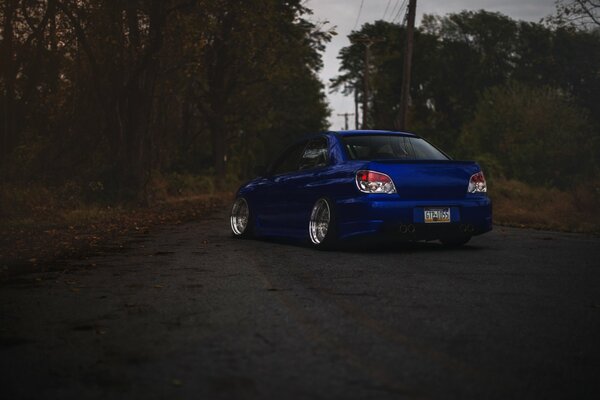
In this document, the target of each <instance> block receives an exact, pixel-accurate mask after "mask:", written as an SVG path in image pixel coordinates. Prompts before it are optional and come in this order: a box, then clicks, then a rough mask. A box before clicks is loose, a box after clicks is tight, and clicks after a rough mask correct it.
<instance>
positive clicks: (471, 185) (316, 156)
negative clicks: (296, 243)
mask: <svg viewBox="0 0 600 400" xmlns="http://www.w3.org/2000/svg"><path fill="white" fill-rule="evenodd" d="M486 191H487V187H486V183H485V178H484V176H483V173H482V171H481V168H480V167H479V165H478V164H477V163H475V162H473V161H454V160H452V159H450V157H448V156H447V155H446V154H444V153H443V152H441V151H440V150H438V149H437V148H435V147H434V146H432V145H431V144H429V143H428V142H427V141H425V140H424V139H423V138H420V137H418V136H416V135H414V134H410V133H404V132H388V131H343V132H325V133H321V134H319V135H315V136H312V137H309V138H306V139H304V140H302V141H299V142H297V143H295V144H294V145H292V146H291V147H289V148H288V149H287V150H286V151H284V152H283V154H282V155H281V156H280V157H279V158H278V159H277V160H276V161H275V162H274V163H273V164H272V165H271V167H270V168H269V169H268V170H267V172H266V173H265V174H263V176H260V177H258V178H256V179H253V180H252V181H250V182H248V183H246V184H244V185H242V186H241V187H240V189H239V190H238V192H237V194H236V199H235V201H234V205H233V207H232V212H231V227H232V231H233V234H234V236H239V237H248V236H280V237H292V238H298V239H307V240H308V241H309V243H311V244H312V245H314V246H315V247H328V246H330V245H331V244H333V243H337V242H338V241H343V240H347V239H351V238H359V237H363V236H376V235H388V236H392V237H397V238H398V239H400V240H441V241H442V242H443V243H446V244H450V245H460V244H463V243H466V242H467V241H468V240H469V239H470V238H471V237H472V236H474V235H479V234H482V233H485V232H487V231H489V230H491V229H492V206H491V201H490V199H489V198H488V196H487V193H486Z"/></svg>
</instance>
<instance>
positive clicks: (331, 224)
mask: <svg viewBox="0 0 600 400" xmlns="http://www.w3.org/2000/svg"><path fill="white" fill-rule="evenodd" d="M325 214H326V215H327V216H328V217H326V216H325ZM325 219H328V221H327V222H326V226H325V225H323V224H324V223H325ZM324 228H325V229H324ZM323 231H325V232H323ZM308 239H309V243H310V245H311V246H312V247H314V248H316V249H319V250H329V249H332V248H334V247H335V246H336V245H337V242H338V240H337V229H336V219H335V210H334V208H333V203H332V202H331V201H330V200H329V199H327V198H325V197H322V198H320V199H318V200H317V201H316V202H315V204H314V205H313V207H312V210H311V213H310V217H309V220H308Z"/></svg>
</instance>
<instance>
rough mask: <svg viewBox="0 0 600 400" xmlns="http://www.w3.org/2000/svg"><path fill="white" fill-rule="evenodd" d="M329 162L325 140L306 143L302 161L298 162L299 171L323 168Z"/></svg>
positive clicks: (320, 139)
mask: <svg viewBox="0 0 600 400" xmlns="http://www.w3.org/2000/svg"><path fill="white" fill-rule="evenodd" d="M328 162H329V148H328V146H327V139H326V138H318V139H313V140H311V141H310V142H308V145H307V146H306V149H304V153H303V154H302V159H301V160H300V170H303V169H311V168H318V167H324V166H326V165H327V164H328Z"/></svg>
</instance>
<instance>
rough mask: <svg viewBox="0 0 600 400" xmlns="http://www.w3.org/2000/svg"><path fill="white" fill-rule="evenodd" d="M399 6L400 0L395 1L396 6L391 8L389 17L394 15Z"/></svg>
mask: <svg viewBox="0 0 600 400" xmlns="http://www.w3.org/2000/svg"><path fill="white" fill-rule="evenodd" d="M399 5H400V0H396V4H394V7H393V8H392V12H391V13H390V17H392V16H394V15H395V14H396V9H397V8H398V6H399ZM391 21H392V20H391V19H390V21H389V22H391Z"/></svg>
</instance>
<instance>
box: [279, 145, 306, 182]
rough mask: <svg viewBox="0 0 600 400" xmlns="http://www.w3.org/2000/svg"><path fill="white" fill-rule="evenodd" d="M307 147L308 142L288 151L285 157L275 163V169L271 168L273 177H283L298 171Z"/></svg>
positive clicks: (284, 154)
mask: <svg viewBox="0 0 600 400" xmlns="http://www.w3.org/2000/svg"><path fill="white" fill-rule="evenodd" d="M305 147H306V142H302V143H298V144H297V145H295V146H293V147H291V148H290V149H288V150H287V151H286V152H285V153H283V155H282V156H281V157H280V158H279V159H278V160H277V161H276V162H275V164H274V165H273V168H271V174H272V175H281V174H286V173H288V172H294V171H298V165H299V164H300V158H301V157H302V154H303V152H304V148H305Z"/></svg>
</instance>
